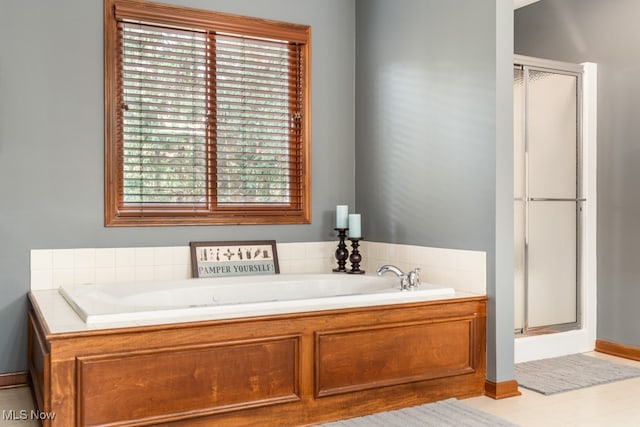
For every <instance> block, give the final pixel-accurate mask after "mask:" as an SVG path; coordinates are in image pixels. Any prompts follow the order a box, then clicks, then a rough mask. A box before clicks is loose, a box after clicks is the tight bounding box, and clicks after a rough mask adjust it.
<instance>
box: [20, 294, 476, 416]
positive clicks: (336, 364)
mask: <svg viewBox="0 0 640 427" xmlns="http://www.w3.org/2000/svg"><path fill="white" fill-rule="evenodd" d="M29 299H30V302H31V308H30V311H29V362H30V369H31V378H32V381H33V387H34V394H35V396H36V400H37V406H38V409H39V410H40V411H44V412H46V413H54V414H55V419H54V420H46V421H45V422H44V426H63V427H68V426H71V425H78V426H125V425H126V426H131V425H136V426H142V425H157V424H162V425H171V426H187V425H188V426H211V425H224V426H249V425H251V426H274V425H278V426H285V425H291V426H293V425H310V424H315V423H321V422H326V421H331V420H337V419H343V418H350V417H354V416H360V415H365V414H369V413H374V412H379V411H384V410H390V409H397V408H401V407H408V406H413V405H418V404H422V403H427V402H432V401H435V400H441V399H446V398H450V397H469V396H477V395H481V394H482V393H483V390H484V384H485V372H486V369H485V330H486V325H485V323H486V297H484V296H482V297H480V296H478V297H455V298H448V299H442V300H434V301H426V302H420V303H409V304H398V305H386V306H377V307H364V308H351V309H339V310H330V311H318V312H305V313H295V314H281V315H273V316H263V317H249V318H240V319H226V320H204V321H196V322H190V323H173V324H160V325H150V326H135V327H123V328H115V327H112V328H109V329H95V330H87V329H85V330H80V331H65V332H51V331H52V329H51V328H50V327H49V325H48V324H47V319H45V317H44V316H43V310H41V307H39V305H38V298H37V297H35V296H34V295H33V293H32V294H30V295H29Z"/></svg>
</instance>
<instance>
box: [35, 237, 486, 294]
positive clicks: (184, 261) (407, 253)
mask: <svg viewBox="0 0 640 427" xmlns="http://www.w3.org/2000/svg"><path fill="white" fill-rule="evenodd" d="M336 247H337V242H335V241H328V242H296V243H278V244H277V248H278V261H279V264H280V272H281V273H316V272H330V271H331V270H332V269H333V268H335V267H336V265H337V264H336V260H335V259H334V253H335V250H336ZM360 249H361V253H362V255H363V262H362V265H361V268H362V269H364V270H365V271H366V272H367V274H375V270H376V269H377V268H378V267H380V266H381V265H384V264H393V265H396V266H398V267H399V268H400V269H403V270H409V269H413V268H416V267H419V268H420V269H421V271H422V281H424V282H428V283H433V284H436V285H442V286H447V287H453V288H455V289H456V290H457V291H460V292H467V293H472V294H480V295H485V294H486V257H485V253H484V252H479V251H465V250H454V249H442V248H430V247H422V246H412V245H398V244H391V243H379V242H367V241H363V242H362V244H361V248H360ZM349 265H350V264H349V263H348V262H347V267H349ZM190 277H191V258H190V250H189V247H188V246H167V247H144V248H95V249H92V248H79V249H33V250H32V251H31V289H32V290H43V289H57V288H59V287H60V286H62V285H64V284H80V283H91V282H95V283H117V282H128V281H148V280H181V279H187V278H190Z"/></svg>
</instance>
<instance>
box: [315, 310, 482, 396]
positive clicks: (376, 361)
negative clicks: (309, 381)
mask: <svg viewBox="0 0 640 427" xmlns="http://www.w3.org/2000/svg"><path fill="white" fill-rule="evenodd" d="M473 335H474V318H473V317H468V318H457V319H451V320H440V321H437V322H434V321H429V322H420V323H410V324H391V325H382V326H373V327H361V328H352V329H345V330H334V331H321V332H317V333H316V363H315V366H316V396H318V397H320V396H330V395H334V394H340V393H347V392H352V391H359V390H366V389H371V388H376V387H381V386H388V385H394V384H404V383H408V382H413V381H422V380H427V379H433V378H442V377H448V376H453V375H461V374H467V373H472V372H474V371H475V367H476V366H475V361H474V355H473V351H472V349H473V348H474V346H473V340H474V338H473Z"/></svg>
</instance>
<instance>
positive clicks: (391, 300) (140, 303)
mask: <svg viewBox="0 0 640 427" xmlns="http://www.w3.org/2000/svg"><path fill="white" fill-rule="evenodd" d="M60 293H61V294H62V296H63V297H64V298H65V299H66V301H67V302H68V303H69V304H70V305H71V306H72V307H73V309H74V310H75V311H76V313H77V314H78V315H79V316H80V317H81V318H82V319H83V320H84V321H85V322H86V323H103V322H126V321H137V320H147V319H162V318H171V319H173V320H175V319H176V318H182V317H184V318H186V317H193V316H197V317H204V318H211V319H225V318H237V317H250V316H261V315H271V314H282V313H294V312H303V311H317V310H329V309H338V308H346V307H364V306H372V305H385V304H401V303H409V302H418V301H425V300H430V299H440V298H446V297H452V296H454V295H455V291H454V290H453V288H446V287H437V286H433V285H429V284H426V283H422V284H421V285H420V287H419V288H417V289H416V290H412V291H401V290H400V281H399V280H398V279H397V278H392V277H384V278H382V277H377V276H365V275H359V276H354V275H347V274H279V275H269V276H242V277H229V278H214V279H188V280H180V281H172V282H134V283H117V284H86V285H69V286H62V287H61V288H60Z"/></svg>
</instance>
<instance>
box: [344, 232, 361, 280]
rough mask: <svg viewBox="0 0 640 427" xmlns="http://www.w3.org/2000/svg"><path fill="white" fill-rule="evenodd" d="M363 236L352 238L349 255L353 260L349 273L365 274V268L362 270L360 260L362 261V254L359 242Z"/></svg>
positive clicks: (350, 259)
mask: <svg viewBox="0 0 640 427" xmlns="http://www.w3.org/2000/svg"><path fill="white" fill-rule="evenodd" d="M361 239H362V238H358V239H353V238H351V237H350V238H349V240H351V248H352V250H351V255H350V256H349V261H351V270H349V271H348V272H347V273H349V274H364V270H360V262H361V261H362V255H360V251H358V246H360V244H359V242H360V240H361Z"/></svg>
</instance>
